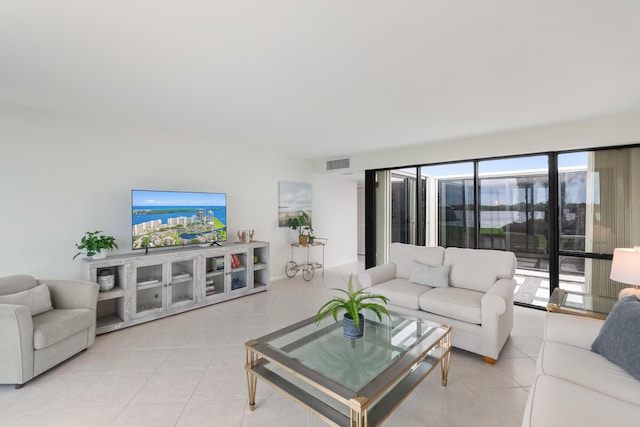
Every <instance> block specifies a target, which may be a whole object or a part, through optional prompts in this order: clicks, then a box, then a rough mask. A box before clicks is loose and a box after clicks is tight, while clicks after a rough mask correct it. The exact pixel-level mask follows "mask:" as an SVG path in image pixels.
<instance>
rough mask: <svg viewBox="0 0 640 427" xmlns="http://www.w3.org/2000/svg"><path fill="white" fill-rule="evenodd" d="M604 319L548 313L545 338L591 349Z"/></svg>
mask: <svg viewBox="0 0 640 427" xmlns="http://www.w3.org/2000/svg"><path fill="white" fill-rule="evenodd" d="M603 324H604V320H599V319H592V318H589V317H584V316H574V315H572V314H563V313H547V317H546V319H545V323H544V340H545V341H555V342H561V343H565V344H569V345H573V346H576V347H580V348H584V349H585V350H591V344H592V343H593V341H594V340H595V339H596V337H597V336H598V334H599V333H600V329H601V328H602V325H603Z"/></svg>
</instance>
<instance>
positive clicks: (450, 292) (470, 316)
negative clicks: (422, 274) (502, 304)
mask: <svg viewBox="0 0 640 427" xmlns="http://www.w3.org/2000/svg"><path fill="white" fill-rule="evenodd" d="M483 296H484V293H482V292H476V291H470V290H468V289H461V288H433V289H431V290H430V291H429V292H426V293H424V294H422V295H421V296H420V298H419V303H420V309H421V310H423V311H428V312H429V313H433V314H437V315H440V316H444V317H449V318H451V319H456V320H461V321H463V322H468V323H474V324H476V325H479V324H481V323H482V309H481V301H482V297H483Z"/></svg>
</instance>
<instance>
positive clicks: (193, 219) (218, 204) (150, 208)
mask: <svg viewBox="0 0 640 427" xmlns="http://www.w3.org/2000/svg"><path fill="white" fill-rule="evenodd" d="M131 224H132V233H131V235H132V239H131V243H132V248H133V249H149V248H158V247H171V246H186V245H213V244H216V243H218V242H224V241H226V240H227V195H226V194H225V193H204V192H186V191H153V190H131Z"/></svg>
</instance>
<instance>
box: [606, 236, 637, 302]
mask: <svg viewBox="0 0 640 427" xmlns="http://www.w3.org/2000/svg"><path fill="white" fill-rule="evenodd" d="M609 278H610V279H611V280H615V281H616V282H620V283H624V284H627V285H633V288H624V289H622V290H621V291H620V293H619V294H618V299H622V298H624V297H628V296H631V295H635V296H637V297H638V298H640V246H634V247H633V248H615V249H614V250H613V261H611V275H610V276H609Z"/></svg>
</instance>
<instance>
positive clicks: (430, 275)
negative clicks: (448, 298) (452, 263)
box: [409, 261, 449, 288]
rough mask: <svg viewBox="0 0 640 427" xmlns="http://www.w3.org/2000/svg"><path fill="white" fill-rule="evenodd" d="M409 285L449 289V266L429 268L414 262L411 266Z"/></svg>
mask: <svg viewBox="0 0 640 427" xmlns="http://www.w3.org/2000/svg"><path fill="white" fill-rule="evenodd" d="M409 283H416V284H418V285H425V286H432V287H434V288H447V287H449V266H448V265H441V266H438V267H431V266H429V265H427V264H422V263H421V262H418V261H414V262H413V264H412V265H411V276H409Z"/></svg>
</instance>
